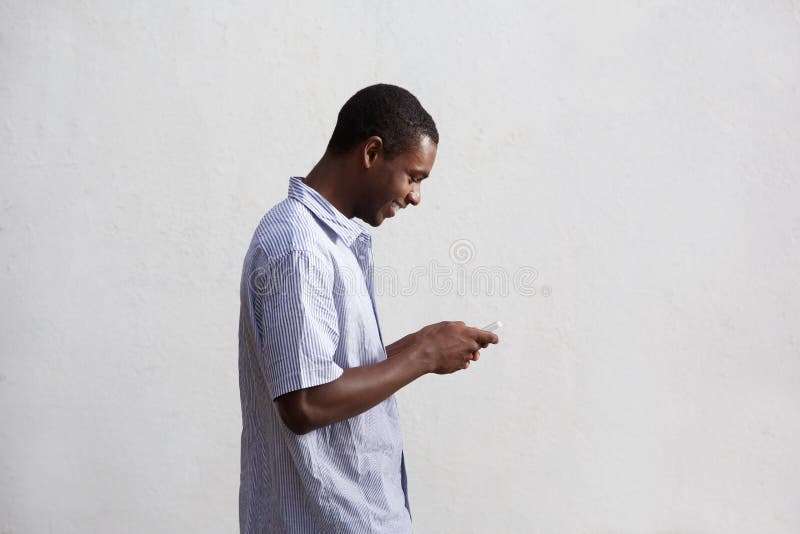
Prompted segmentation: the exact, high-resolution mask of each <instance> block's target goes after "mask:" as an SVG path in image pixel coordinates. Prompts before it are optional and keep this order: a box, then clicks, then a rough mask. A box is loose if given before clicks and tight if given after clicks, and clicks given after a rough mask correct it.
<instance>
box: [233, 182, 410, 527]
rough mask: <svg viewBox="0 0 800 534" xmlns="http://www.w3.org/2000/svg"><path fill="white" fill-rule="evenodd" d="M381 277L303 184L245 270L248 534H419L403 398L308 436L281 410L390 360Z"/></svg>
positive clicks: (243, 521) (272, 219) (354, 230)
mask: <svg viewBox="0 0 800 534" xmlns="http://www.w3.org/2000/svg"><path fill="white" fill-rule="evenodd" d="M373 278H374V266H373V260H372V242H371V236H370V234H369V232H368V231H367V229H366V228H365V227H364V226H363V225H361V224H359V223H358V222H356V221H355V220H351V219H348V218H347V217H345V216H344V215H343V214H342V213H341V212H339V211H338V210H337V209H336V208H334V207H333V206H332V205H331V204H330V203H329V202H328V201H327V200H326V199H325V198H324V197H322V196H321V195H320V194H319V193H318V192H317V191H315V190H314V189H311V188H310V187H308V186H306V185H305V184H304V183H303V179H302V178H300V177H292V178H291V179H290V182H289V195H288V198H286V199H285V200H283V201H282V202H280V203H278V204H277V205H276V206H275V207H273V208H272V209H271V210H270V211H268V212H267V214H266V215H264V217H263V218H262V219H261V222H260V223H259V225H258V228H256V231H255V234H254V235H253V239H252V241H251V243H250V247H249V249H248V251H247V255H246V257H245V260H244V265H243V269H242V282H241V288H240V296H241V308H240V316H239V386H240V396H241V402H242V444H241V445H242V448H241V479H240V488H239V524H240V531H241V532H242V533H248V534H249V533H262V532H269V533H283V532H286V533H289V532H291V533H294V532H297V533H301V532H302V533H306V532H307V533H323V532H330V533H350V532H352V533H356V532H359V533H360V532H364V533H367V532H369V533H374V532H392V533H395V532H396V533H405V532H411V514H410V507H409V504H408V491H407V486H406V471H405V463H404V459H403V450H402V438H401V433H400V421H399V417H398V412H397V403H396V401H395V398H394V396H391V397H389V398H388V399H386V400H385V401H383V402H382V403H380V404H378V405H377V406H375V407H374V408H372V409H370V410H367V411H366V412H364V413H362V414H360V415H357V416H355V417H352V418H350V419H346V420H344V421H340V422H337V423H333V424H331V425H328V426H325V427H322V428H319V429H317V430H313V431H311V432H309V433H308V434H304V435H300V436H298V435H296V434H294V433H292V432H291V431H290V430H289V429H288V428H287V427H286V426H285V425H284V424H283V421H282V420H281V418H280V415H279V414H278V412H277V410H276V406H275V404H274V402H273V400H274V399H275V398H276V397H278V396H280V395H283V394H284V393H287V392H290V391H294V390H297V389H301V388H308V387H312V386H316V385H320V384H324V383H327V382H330V381H332V380H335V379H336V378H338V377H339V376H340V375H341V374H342V372H343V369H346V368H350V367H357V366H361V365H368V364H371V363H375V362H379V361H381V360H384V359H386V350H385V348H384V343H383V339H382V335H381V331H380V325H379V323H378V316H377V310H376V308H375V297H374V289H373Z"/></svg>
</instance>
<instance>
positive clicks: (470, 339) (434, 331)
mask: <svg viewBox="0 0 800 534" xmlns="http://www.w3.org/2000/svg"><path fill="white" fill-rule="evenodd" d="M498 341H499V339H498V337H497V336H496V335H495V334H493V333H491V332H486V331H484V330H479V329H477V328H471V327H468V326H466V325H464V323H463V322H443V323H437V324H434V325H429V326H426V327H425V328H423V329H422V330H420V331H419V332H416V333H414V334H409V335H408V336H405V337H404V338H402V339H400V340H398V341H397V342H395V343H393V344H392V345H389V346H388V347H387V348H386V349H387V354H389V358H388V359H387V360H384V361H382V362H378V363H374V364H371V365H364V366H361V367H353V368H350V369H345V370H344V372H343V373H342V375H341V376H340V377H339V378H337V379H336V380H333V381H332V382H328V383H326V384H322V385H319V386H314V387H311V388H305V389H299V390H296V391H292V392H290V393H286V394H285V395H281V396H280V397H278V398H276V399H275V402H276V403H277V407H278V413H279V414H280V416H281V418H282V419H283V421H284V423H285V424H286V426H287V427H288V428H289V430H291V431H292V432H294V433H295V434H305V433H307V432H310V431H312V430H314V429H316V428H319V427H322V426H325V425H329V424H331V423H335V422H336V421H341V420H344V419H348V418H350V417H354V416H356V415H358V414H360V413H362V412H365V411H367V410H369V409H370V408H372V407H373V406H375V405H377V404H379V403H380V402H382V401H384V400H385V399H387V398H388V397H389V396H390V395H392V394H393V393H395V392H396V391H397V390H399V389H400V388H402V387H403V386H405V385H407V384H409V383H411V382H413V381H414V380H416V379H417V378H419V377H420V376H422V375H424V374H426V373H437V374H447V373H452V372H455V371H458V370H460V369H466V368H467V367H468V366H469V361H470V360H477V359H478V357H479V356H480V353H479V350H480V349H481V348H485V347H486V346H488V344H489V343H497V342H498Z"/></svg>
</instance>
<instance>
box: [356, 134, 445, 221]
mask: <svg viewBox="0 0 800 534" xmlns="http://www.w3.org/2000/svg"><path fill="white" fill-rule="evenodd" d="M436 148H437V147H436V143H434V142H433V141H431V139H430V137H427V136H423V137H420V140H419V143H418V144H417V146H416V148H414V149H412V150H410V151H408V152H404V153H402V154H397V155H395V156H394V157H392V158H391V159H386V158H385V157H384V154H383V151H382V150H378V153H377V154H373V155H372V157H374V161H373V162H372V164H371V166H370V168H369V169H368V172H367V173H366V175H365V183H364V188H363V196H362V200H363V201H362V202H361V203H360V204H359V208H358V213H356V216H357V217H358V218H360V219H361V220H363V221H364V222H366V223H367V224H369V225H370V226H379V225H380V224H381V223H382V222H383V221H384V219H386V218H388V217H393V216H394V215H395V213H396V211H397V210H399V209H403V208H405V207H406V206H408V205H409V204H413V205H414V206H416V205H417V204H419V203H420V201H421V200H422V196H421V191H420V182H421V181H422V180H424V179H425V178H427V177H428V175H429V174H430V172H431V168H432V167H433V162H434V161H435V160H436ZM367 151H368V152H369V147H368V149H367ZM369 156H370V155H369V154H367V157H369Z"/></svg>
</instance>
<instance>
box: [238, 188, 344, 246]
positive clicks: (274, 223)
mask: <svg viewBox="0 0 800 534" xmlns="http://www.w3.org/2000/svg"><path fill="white" fill-rule="evenodd" d="M332 240H333V236H331V235H330V233H329V232H328V231H326V227H325V226H324V225H320V223H319V221H318V220H317V219H316V217H314V215H313V214H312V213H311V212H310V211H309V210H308V209H307V208H306V207H305V206H303V204H301V203H300V202H297V201H296V200H294V199H292V198H286V199H284V200H282V201H281V202H279V203H278V204H276V205H275V206H273V207H272V208H271V209H270V210H269V211H268V212H267V213H266V214H264V216H263V217H262V218H261V221H259V223H258V226H257V227H256V231H255V235H254V236H253V242H252V243H251V247H258V248H259V249H260V250H261V252H262V253H263V257H264V259H265V260H267V261H269V260H276V259H278V258H281V257H284V256H286V255H288V254H289V253H292V252H306V253H311V254H323V255H327V251H328V250H329V249H330V246H331V243H332Z"/></svg>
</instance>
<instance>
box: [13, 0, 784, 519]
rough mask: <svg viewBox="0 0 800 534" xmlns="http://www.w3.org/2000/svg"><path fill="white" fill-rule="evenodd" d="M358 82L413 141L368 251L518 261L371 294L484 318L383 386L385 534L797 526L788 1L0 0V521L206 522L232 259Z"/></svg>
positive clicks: (411, 319) (423, 316) (220, 501)
mask: <svg viewBox="0 0 800 534" xmlns="http://www.w3.org/2000/svg"><path fill="white" fill-rule="evenodd" d="M129 4H131V5H129ZM379 81H384V82H390V83H396V84H398V85H402V86H404V87H407V88H408V89H410V90H411V91H412V92H414V93H415V94H416V95H417V96H418V97H419V98H420V100H421V101H422V103H423V105H425V106H426V107H427V108H428V110H429V111H430V112H431V114H432V115H433V116H434V118H435V120H436V121H437V124H438V126H439V130H440V133H441V143H440V147H439V158H438V161H437V163H436V166H435V167H434V172H433V174H432V176H431V178H430V179H429V180H428V181H426V183H425V185H424V187H423V199H422V204H421V206H420V207H418V208H415V209H411V210H409V211H408V212H405V213H402V214H400V215H399V216H398V217H397V218H395V219H392V220H390V221H388V222H387V223H386V224H385V225H384V226H382V227H381V228H379V229H377V230H376V232H375V248H376V251H375V254H376V263H377V264H378V265H379V266H384V267H389V266H391V267H393V268H394V269H396V271H395V272H396V273H397V276H398V277H399V278H398V279H399V280H401V282H402V280H404V279H405V277H407V276H409V273H410V272H411V271H412V269H413V267H414V266H421V267H422V268H424V269H430V268H431V262H436V265H438V266H442V267H448V268H451V269H452V277H453V280H457V277H458V276H462V275H465V276H467V277H469V276H472V275H471V274H470V273H473V274H474V269H475V268H476V267H481V266H489V267H497V268H498V269H500V270H502V271H503V272H506V273H509V274H511V275H513V273H515V272H517V271H518V270H519V269H520V268H521V267H528V268H534V269H536V272H537V273H538V275H537V277H536V279H535V280H533V283H532V284H531V280H530V279H529V280H528V284H527V286H526V287H525V288H523V289H530V288H531V287H532V288H533V290H534V291H535V292H536V293H535V295H533V296H526V295H524V294H523V293H522V291H520V290H519V289H518V288H510V290H509V292H508V294H506V295H505V296H503V295H498V294H495V295H492V294H489V293H490V292H489V291H487V290H485V288H484V289H482V290H479V291H475V292H473V291H471V290H470V291H462V292H460V293H461V294H459V291H457V290H456V288H453V290H451V291H449V292H448V291H446V287H443V286H442V287H438V288H436V287H431V286H430V284H427V285H426V284H421V285H420V286H419V287H417V289H416V291H414V292H413V294H412V295H405V296H404V295H392V292H391V291H384V292H383V293H382V294H381V296H380V298H379V309H380V314H381V321H382V325H383V329H384V333H385V335H386V336H387V338H390V339H392V340H393V339H396V338H398V337H400V336H401V335H403V334H405V333H407V332H409V331H412V330H415V329H417V328H420V327H422V326H423V325H425V324H428V323H430V322H435V321H439V320H443V319H454V320H456V319H463V320H465V321H468V322H470V323H474V324H476V325H481V324H484V323H488V322H490V321H492V320H495V319H502V320H503V321H504V322H505V323H506V324H507V327H506V328H505V329H504V330H503V331H502V332H501V334H502V336H501V337H502V341H501V345H499V346H498V347H497V348H492V349H490V350H487V351H484V353H483V356H482V358H481V361H480V362H479V363H477V364H475V365H473V366H472V368H470V370H469V371H467V372H463V373H459V374H456V375H453V376H448V377H438V376H430V377H424V378H423V379H421V380H419V381H418V382H415V383H413V384H412V385H411V386H409V387H408V388H406V389H405V390H404V391H402V392H401V393H400V394H399V401H400V405H401V410H402V417H403V427H404V432H405V447H406V454H407V461H408V468H409V476H410V490H411V498H412V507H413V510H414V519H415V526H416V531H417V532H419V533H440V532H453V533H467V532H475V533H484V532H490V531H494V532H497V531H500V532H521V533H523V532H524V533H527V532H537V533H583V532H592V533H663V534H665V533H739V532H741V533H751V532H770V533H790V532H791V533H794V532H798V531H800V494H799V493H798V487H800V457H799V456H798V455H797V450H798V449H800V402H798V401H800V390H799V389H798V384H799V383H800V358H798V357H799V356H800V335H798V332H800V280H799V279H798V276H797V272H798V271H800V209H798V206H800V185H798V182H800V151H798V143H799V141H800V93H799V89H798V88H799V87H800V86H799V85H798V84H800V4H798V3H797V2H788V1H783V2H763V1H762V2H755V1H750V2H670V1H657V2H649V3H648V2H634V1H627V2H578V1H571V2H556V1H553V2H549V3H548V2H539V3H531V2H516V3H504V2H493V3H492V4H491V6H484V5H483V4H482V3H476V2H470V3H465V2H457V3H456V2H452V3H437V4H436V5H428V3H415V2H348V3H343V2H338V3H334V2H319V3H318V5H317V4H314V5H305V6H297V5H294V4H290V3H289V2H283V3H279V2H256V1H246V2H241V1H240V2H218V3H209V2H203V3H198V2H158V3H156V2H150V3H144V2H108V1H105V2H101V1H86V2H30V1H25V0H18V1H10V2H8V1H7V2H2V3H0V173H2V189H0V251H1V252H2V264H1V265H0V291H2V305H0V338H1V339H2V345H1V347H2V353H0V356H2V360H1V362H0V363H1V368H0V417H2V424H0V532H2V533H3V534H11V533H15V534H16V533H44V532H52V533H59V534H62V533H86V532H120V533H126V532H136V533H139V532H148V533H162V532H163V533H168V532H169V533H171V532H197V533H201V532H203V533H205V532H208V533H219V532H234V531H236V529H237V491H238V477H239V466H238V461H239V449H238V447H239V431H240V429H241V421H240V411H239V410H240V408H239V397H238V395H239V393H238V378H237V377H238V375H237V364H236V361H237V338H236V336H237V324H238V287H239V286H238V284H239V276H240V269H241V262H242V259H243V255H244V252H245V250H246V247H247V244H248V242H249V239H250V237H251V234H252V231H253V229H254V227H255V225H256V223H257V222H258V219H259V218H260V217H261V215H262V214H263V213H264V212H265V211H266V210H267V209H268V208H269V207H270V206H272V205H273V204H274V203H275V202H277V201H279V200H281V199H282V198H284V197H285V195H286V190H287V186H288V178H289V176H290V175H293V174H300V175H302V174H305V173H306V172H307V171H308V170H309V169H310V168H311V166H312V165H313V164H314V163H315V162H316V160H317V159H318V158H319V156H320V155H321V154H322V151H323V149H324V146H325V144H326V142H327V140H328V137H329V135H330V133H331V130H332V128H333V125H334V123H335V119H336V113H337V112H338V110H339V107H340V106H341V104H342V103H344V101H345V100H346V99H347V98H348V97H349V96H350V95H351V94H352V93H353V92H355V91H356V90H358V89H360V88H361V87H364V86H366V85H369V84H372V83H375V82H379ZM459 240H467V241H459ZM454 243H455V248H458V247H461V246H466V247H468V248H469V250H467V252H473V253H474V254H473V256H472V257H471V258H470V261H469V262H467V263H462V264H459V263H457V262H456V260H457V259H458V258H460V257H461V256H451V248H452V247H453V245H454ZM454 253H455V252H454ZM459 273H460V274H459ZM405 287H408V286H407V285H406V286H405ZM548 291H549V293H548ZM498 524H499V525H500V527H498Z"/></svg>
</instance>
